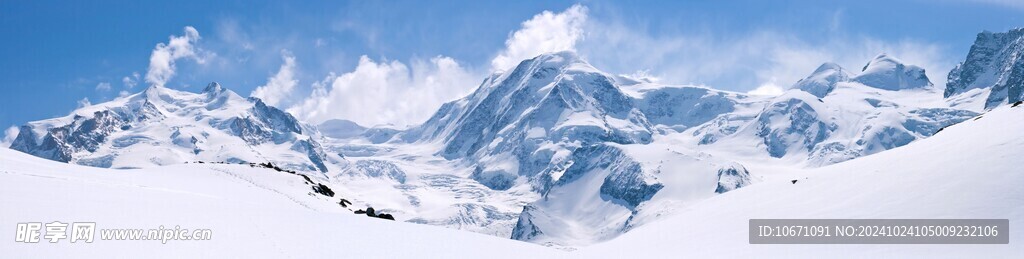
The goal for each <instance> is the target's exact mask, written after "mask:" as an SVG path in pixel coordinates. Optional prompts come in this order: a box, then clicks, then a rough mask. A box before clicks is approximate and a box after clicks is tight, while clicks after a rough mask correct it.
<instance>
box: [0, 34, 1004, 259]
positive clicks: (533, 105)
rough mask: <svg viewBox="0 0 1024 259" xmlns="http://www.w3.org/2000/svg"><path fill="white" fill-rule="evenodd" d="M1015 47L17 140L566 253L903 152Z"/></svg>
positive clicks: (248, 107) (578, 70)
mask: <svg viewBox="0 0 1024 259" xmlns="http://www.w3.org/2000/svg"><path fill="white" fill-rule="evenodd" d="M1022 52H1024V30H1022V29H1015V30H1011V31H1009V32H1006V33H991V32H983V33H980V34H979V35H978V37H977V39H976V41H975V43H974V46H972V48H971V50H970V52H969V53H968V55H967V58H966V60H965V61H964V62H962V63H960V64H959V65H958V66H957V67H956V68H954V69H953V70H952V71H951V72H950V73H949V76H948V81H947V83H946V87H945V88H944V89H942V88H939V87H936V85H935V84H934V83H933V82H932V81H931V79H930V78H928V77H927V75H926V73H925V70H924V69H923V68H921V67H918V66H915V65H913V64H906V63H904V62H903V61H901V60H900V59H898V58H897V57H894V56H892V55H888V54H885V53H882V54H879V55H877V56H876V57H875V58H873V59H871V60H868V61H867V63H866V65H865V66H863V67H862V68H860V69H859V70H849V69H847V68H843V67H841V66H839V65H837V64H834V63H824V64H822V65H821V66H820V67H818V68H817V69H816V70H815V71H813V72H812V73H811V74H810V75H809V76H807V77H806V78H804V79H801V80H800V81H798V82H796V83H795V84H793V85H792V86H791V87H790V88H789V89H788V90H786V91H785V92H784V93H783V94H781V95H779V96H757V95H749V94H745V93H737V92H730V91H722V90H716V89H711V88H707V87H703V86H688V85H666V84H658V83H652V82H647V81H643V80H632V79H630V78H627V77H624V76H617V75H612V74H609V73H606V72H603V71H601V70H599V69H597V68H595V67H594V66H592V65H590V64H589V63H587V62H586V61H585V60H584V59H582V58H581V57H579V56H578V55H577V54H576V53H574V52H571V51H565V52H555V53H547V54H543V55H539V56H537V57H534V58H531V59H528V60H524V61H522V62H521V63H519V65H518V66H516V67H515V68H513V69H511V70H509V71H508V72H503V73H494V74H492V75H490V76H488V77H487V78H485V79H484V80H483V81H482V83H481V84H480V85H479V86H478V87H477V89H476V90H475V91H474V92H472V93H471V94H469V95H468V96H466V97H463V98H461V99H458V100H454V101H451V102H448V103H445V104H444V105H442V106H441V107H440V108H439V110H438V111H437V112H435V113H434V115H433V116H431V117H430V118H429V119H428V120H427V121H426V122H424V123H422V124H420V125H417V126H414V127H411V128H408V129H395V128H390V127H386V126H379V127H371V128H365V127H362V126H359V125H357V124H355V123H352V122H349V121H342V120H335V121H328V122H325V123H323V124H320V125H319V126H312V125H308V124H306V123H303V122H300V121H299V120H297V119H296V118H295V117H294V116H292V115H290V114H288V113H287V112H284V111H283V110H281V109H278V108H275V107H272V106H268V105H266V104H265V103H264V102H263V101H261V100H260V99H258V98H253V97H249V98H244V97H241V96H239V95H238V94H236V93H234V92H232V91H230V90H227V89H224V88H223V87H221V86H220V85H219V84H217V83H211V84H210V85H209V86H207V87H206V89H204V90H203V91H202V92H200V93H190V92H184V91H177V90H173V89H168V88H164V87H158V86H153V87H150V88H148V89H146V90H145V91H143V92H141V93H137V94H134V95H129V96H126V97H122V98H118V99H116V100H113V101H110V102H106V103H101V104H96V105H91V106H86V107H82V108H79V109H77V110H75V111H73V112H72V113H71V114H70V115H68V116H65V117H60V118H54V119H48V120H41V121H35V122H29V123H27V124H26V125H24V126H21V127H20V133H19V135H18V136H17V137H16V139H15V140H14V142H13V143H12V144H11V146H10V147H11V149H14V150H18V151H21V152H24V153H27V154H31V155H33V156H37V157H41V158H45V159H49V160H54V161H58V162H67V163H72V164H78V165H86V166H93V167H104V168H116V169H131V168H156V167H159V166H167V165H175V164H183V163H186V162H194V161H207V162H210V161H217V162H229V163H262V162H272V163H273V164H275V165H279V166H281V167H282V168H285V169H288V170H295V171H297V172H298V173H299V174H303V175H307V176H311V177H317V178H318V179H321V180H324V181H326V182H328V183H329V184H330V185H331V186H332V187H333V188H334V189H336V190H337V191H338V192H339V193H340V194H341V196H343V197H347V198H348V199H350V200H352V201H355V202H357V203H359V204H366V205H369V206H373V207H376V208H378V211H380V212H382V213H391V214H394V215H396V217H397V218H398V219H399V220H404V221H408V222H414V223H423V224H431V225H440V226H445V227H450V228H457V229H465V230H470V231H475V232H481V233H486V234H491V235H496V236H501V237H507V238H512V239H516V240H523V241H529V242H534V243H540V244H545V245H548V246H554V247H562V248H566V249H573V248H579V247H585V246H588V245H591V244H594V243H598V242H604V241H608V240H612V239H613V238H616V237H618V236H619V235H622V234H623V233H626V232H628V231H630V230H633V229H636V228H638V227H641V226H643V225H646V224H656V223H654V222H656V221H659V220H660V219H662V218H665V217H667V216H669V215H674V214H679V213H686V212H685V210H686V209H687V208H690V207H693V206H706V205H702V204H704V203H702V202H705V201H709V200H713V199H716V198H717V199H728V198H718V197H719V196H728V195H726V194H727V193H731V192H736V191H737V190H742V189H744V188H747V187H749V186H757V185H760V183H761V182H766V181H767V182H772V181H773V180H777V178H776V177H774V175H776V173H777V171H778V170H779V169H778V168H780V167H783V168H796V169H794V170H797V169H799V170H818V169H817V168H822V169H821V170H827V168H837V167H844V166H845V164H848V163H852V162H854V161H858V160H861V159H867V157H873V158H872V159H874V160H885V159H887V158H874V157H887V155H886V154H897V153H899V154H903V155H901V156H909V155H907V154H904V153H906V152H892V151H888V150H892V149H897V148H900V147H903V146H908V145H913V143H915V142H917V141H919V140H922V139H925V138H929V137H932V136H934V135H936V134H943V133H940V132H942V131H943V130H944V129H946V128H949V127H951V126H953V125H955V124H958V123H961V122H965V121H969V120H971V119H975V120H976V119H977V118H980V117H981V116H984V114H986V112H988V111H992V110H996V109H1009V108H1004V107H1005V106H1011V105H1017V104H1019V102H1020V101H1021V100H1022V99H1024V93H1022V92H1024V91H1022V90H1024V80H1022V78H1024V60H1022V59H1021V58H1020V57H1021V55H1024V53H1022ZM1001 114H1003V115H1000V116H999V117H1000V118H1011V117H1012V116H1013V115H1012V114H1015V113H1011V112H1006V111H1003V112H1001ZM986 125H988V124H986ZM979 130H980V131H984V130H981V129H979ZM960 131H963V130H960ZM957 134H960V135H964V134H969V133H964V132H961V133H957ZM946 141H952V140H948V139H947V140H946ZM930 145H937V144H930ZM851 160H852V161H851ZM874 160H872V161H874ZM787 180H788V179H787ZM795 183H796V182H794V184H795ZM764 188H769V187H764ZM770 188H781V187H770ZM745 193H748V194H744V195H751V194H749V193H750V192H745ZM690 217H692V215H691V216H690Z"/></svg>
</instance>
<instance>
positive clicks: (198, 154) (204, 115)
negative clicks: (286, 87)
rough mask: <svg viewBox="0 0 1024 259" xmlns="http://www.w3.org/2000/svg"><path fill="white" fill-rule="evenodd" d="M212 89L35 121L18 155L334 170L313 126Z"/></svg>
mask: <svg viewBox="0 0 1024 259" xmlns="http://www.w3.org/2000/svg"><path fill="white" fill-rule="evenodd" d="M206 89H207V91H204V92H203V93H191V92H185V91H178V90H173V89H169V88H165V87H160V86H151V87H149V88H147V89H146V90H145V91H143V92H142V93H138V94H134V95H130V96H127V97H123V98H118V99H115V100H113V101H109V102H105V103H99V104H95V105H91V106H87V107H83V108H80V109H77V110H75V111H72V112H71V114H70V115H67V116H64V117H60V118H54V119H48V120H41V121H34V122H29V123H28V124H26V125H24V126H22V127H21V132H20V133H19V135H18V137H17V138H16V140H15V141H14V143H12V145H11V148H12V149H15V150H18V151H21V152H25V153H28V154H32V155H35V156H38V157H42V158H46V159H51V160H56V161H61V162H70V163H76V164H81V165H89V166H96V167H140V166H147V165H166V164H176V163H184V162H189V161H224V162H265V161H271V162H273V163H275V164H279V165H280V166H281V167H287V168H290V169H293V170H298V171H320V172H326V171H327V170H328V167H327V163H328V162H329V160H331V159H330V158H329V157H328V156H327V155H326V154H325V153H324V152H323V150H322V148H321V147H320V144H319V143H317V142H316V140H315V136H318V133H317V131H316V130H315V128H313V127H312V126H308V125H305V124H302V123H300V122H299V121H298V120H296V119H295V118H294V117H293V116H291V115H290V114H288V113H287V112H284V111H282V110H280V109H277V108H274V107H271V106H267V105H266V104H264V103H263V102H262V101H261V100H259V99H256V98H251V99H246V98H243V97H241V96H239V95H238V94H235V93H234V92H233V91H230V90H227V89H224V88H222V87H220V85H219V84H216V83H212V84H210V85H209V86H208V87H207V88H206ZM339 159H340V158H339Z"/></svg>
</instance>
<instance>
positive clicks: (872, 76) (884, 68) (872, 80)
mask: <svg viewBox="0 0 1024 259" xmlns="http://www.w3.org/2000/svg"><path fill="white" fill-rule="evenodd" d="M852 80H853V81H855V82H859V83H862V84H864V85H867V86H871V87H874V88H879V89H885V90H902V89H915V88H923V87H930V86H932V82H931V81H929V80H928V76H927V75H925V71H924V69H923V68H921V67H918V66H915V65H907V64H904V63H903V61H901V60H899V59H897V58H896V57H893V56H890V55H888V54H885V53H881V54H878V56H875V58H874V59H872V60H871V61H869V62H868V64H867V65H864V68H863V69H862V70H861V73H860V74H859V75H857V76H855V77H853V78H852Z"/></svg>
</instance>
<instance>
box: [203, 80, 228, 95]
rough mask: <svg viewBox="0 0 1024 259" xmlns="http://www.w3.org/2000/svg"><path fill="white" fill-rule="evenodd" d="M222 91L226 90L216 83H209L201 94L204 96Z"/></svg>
mask: <svg viewBox="0 0 1024 259" xmlns="http://www.w3.org/2000/svg"><path fill="white" fill-rule="evenodd" d="M223 91H226V89H224V88H223V87H221V86H220V84H219V83H217V82H211V83H210V84H208V85H206V88H203V93H206V94H216V93H220V92H223Z"/></svg>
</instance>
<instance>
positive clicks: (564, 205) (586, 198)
mask: <svg viewBox="0 0 1024 259" xmlns="http://www.w3.org/2000/svg"><path fill="white" fill-rule="evenodd" d="M552 170H554V171H557V173H554V174H550V175H551V176H552V177H554V181H552V182H551V184H550V186H548V187H547V188H545V190H544V191H543V192H542V195H543V198H542V199H540V200H538V201H535V202H532V203H530V204H528V205H526V206H525V207H524V208H523V211H522V213H521V214H520V216H519V220H518V222H517V223H516V226H515V228H514V229H513V230H512V238H513V239H516V240H524V241H530V242H534V243H541V244H547V245H556V246H583V245H588V244H591V243H595V242H600V241H604V240H608V239H611V238H614V237H616V236H618V235H619V234H621V233H624V232H626V231H628V230H629V229H632V228H635V227H637V226H640V225H642V224H645V223H646V222H649V221H651V220H654V219H655V218H657V217H658V216H659V215H663V214H665V213H667V212H671V211H672V210H673V209H675V208H677V207H678V206H680V204H686V203H691V202H694V201H697V200H700V199H705V198H709V197H711V196H714V195H716V194H720V193H724V192H728V191H731V190H734V189H736V188H740V187H743V186H746V185H749V184H750V183H751V178H750V174H749V173H748V172H747V170H746V168H744V167H743V166H741V165H739V164H736V163H732V162H725V161H721V160H718V159H716V158H714V157H711V156H710V155H708V154H704V153H700V152H695V151H692V150H688V149H685V148H681V147H678V146H674V145H665V144H657V143H653V144H648V145H637V144H633V145H619V144H598V145H593V146H587V147H582V148H579V149H576V150H575V151H574V152H573V154H572V155H571V156H570V158H569V159H567V160H566V163H565V164H563V165H561V166H559V167H556V168H552Z"/></svg>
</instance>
